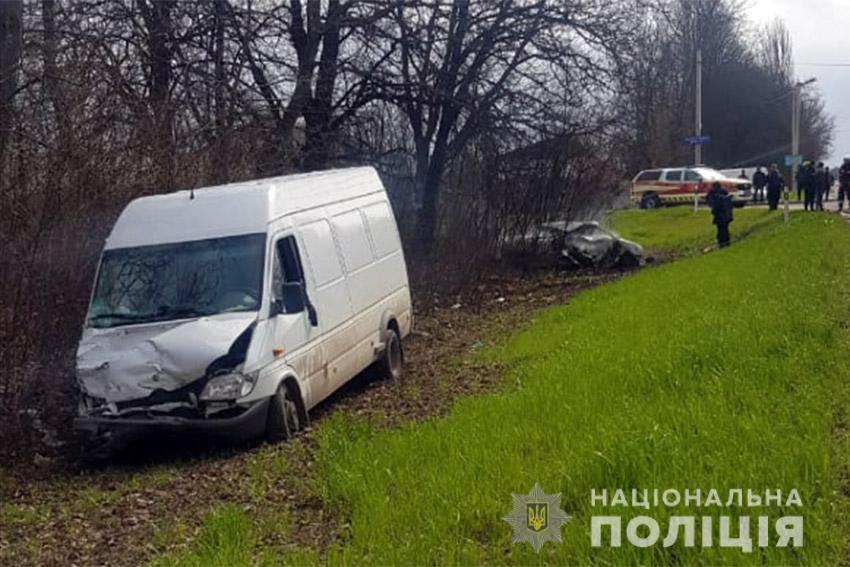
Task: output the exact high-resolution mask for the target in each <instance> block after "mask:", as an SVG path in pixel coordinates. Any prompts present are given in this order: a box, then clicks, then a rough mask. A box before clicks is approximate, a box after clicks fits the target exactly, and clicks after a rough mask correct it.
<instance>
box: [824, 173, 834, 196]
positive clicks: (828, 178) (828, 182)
mask: <svg viewBox="0 0 850 567" xmlns="http://www.w3.org/2000/svg"><path fill="white" fill-rule="evenodd" d="M824 169H825V171H826V188H825V189H824V192H823V200H824V201H826V202H827V203H828V202H829V192H830V191H831V190H832V184H833V183H835V176H834V175H833V174H832V170H831V169H829V166H827V167H825V168H824Z"/></svg>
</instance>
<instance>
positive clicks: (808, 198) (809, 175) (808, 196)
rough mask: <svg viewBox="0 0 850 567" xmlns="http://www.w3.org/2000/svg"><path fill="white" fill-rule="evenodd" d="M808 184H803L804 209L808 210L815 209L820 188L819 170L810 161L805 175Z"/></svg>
mask: <svg viewBox="0 0 850 567" xmlns="http://www.w3.org/2000/svg"><path fill="white" fill-rule="evenodd" d="M803 179H804V180H805V182H806V184H805V185H804V186H803V198H804V199H805V200H804V201H803V209H804V210H806V211H814V210H815V195H816V194H817V189H818V180H819V177H818V172H817V170H816V169H815V168H814V167H813V166H812V163H811V162H809V163H808V164H807V165H806V173H805V174H804V176H803Z"/></svg>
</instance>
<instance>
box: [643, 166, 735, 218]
mask: <svg viewBox="0 0 850 567" xmlns="http://www.w3.org/2000/svg"><path fill="white" fill-rule="evenodd" d="M715 182H717V183H720V185H721V186H722V187H723V188H724V189H726V191H728V192H729V195H731V196H732V200H733V201H734V202H735V204H736V206H743V205H744V203H745V202H746V201H748V200H749V199H750V198H751V197H752V192H751V187H752V185H751V183H750V182H749V181H748V180H744V179H737V178H733V177H728V176H726V175H724V174H723V173H721V172H719V171H717V170H716V169H711V168H710V167H705V166H696V167H672V168H664V169H647V170H644V171H641V172H640V173H638V174H637V175H636V176H635V177H634V179H633V180H632V187H631V198H632V201H633V202H634V203H636V204H638V205H639V206H640V208H641V209H656V208H658V207H661V206H662V205H673V204H689V203H693V202H694V195H695V194H696V195H698V197H697V198H698V199H699V200H700V202H703V203H704V202H705V196H706V195H707V194H708V192H709V191H710V190H711V186H712V185H713V184H714V183H715Z"/></svg>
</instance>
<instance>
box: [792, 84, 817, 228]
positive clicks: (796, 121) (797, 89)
mask: <svg viewBox="0 0 850 567" xmlns="http://www.w3.org/2000/svg"><path fill="white" fill-rule="evenodd" d="M816 80H817V79H815V78H811V79H809V80H808V81H806V82H799V81H798V82H797V83H796V84H794V86H793V89H794V90H793V91H792V93H791V94H792V96H791V193H794V192H796V191H797V168H798V167H799V163H797V162H798V161H799V154H800V114H802V112H801V111H802V105H803V87H805V86H806V85H810V84H812V83H814V82H815V81H816ZM788 197H789V195H788V190H787V189H786V190H785V195H784V201H785V203H784V217H785V223H786V224H787V223H788V221H789V217H790V214H791V213H790V206H789V204H788Z"/></svg>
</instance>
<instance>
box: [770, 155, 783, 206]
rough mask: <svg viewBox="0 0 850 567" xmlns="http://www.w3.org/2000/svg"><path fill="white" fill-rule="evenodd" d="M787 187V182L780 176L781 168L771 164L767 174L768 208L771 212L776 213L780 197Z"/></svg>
mask: <svg viewBox="0 0 850 567" xmlns="http://www.w3.org/2000/svg"><path fill="white" fill-rule="evenodd" d="M784 186H785V181H784V180H783V179H782V176H781V175H779V168H778V167H776V164H775V163H774V164H771V166H770V171H769V172H768V174H767V206H768V208H769V209H770V210H771V211H775V210H776V207H778V206H779V195H780V194H781V193H782V188H783V187H784Z"/></svg>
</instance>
